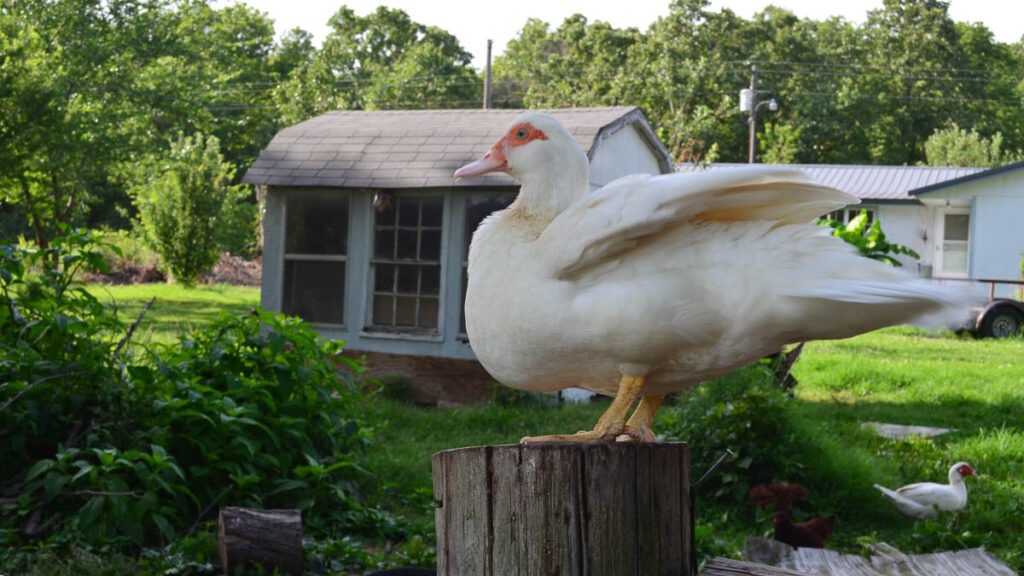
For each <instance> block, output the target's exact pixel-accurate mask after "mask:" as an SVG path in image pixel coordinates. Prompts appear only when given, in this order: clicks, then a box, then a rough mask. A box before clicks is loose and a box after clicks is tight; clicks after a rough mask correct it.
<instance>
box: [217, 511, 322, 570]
mask: <svg viewBox="0 0 1024 576" xmlns="http://www.w3.org/2000/svg"><path fill="white" fill-rule="evenodd" d="M218 532H219V540H220V563H221V569H222V570H223V571H224V574H228V575H232V574H235V571H236V570H237V569H238V568H240V567H249V568H252V567H253V566H255V565H257V564H258V565H259V566H260V567H261V568H260V569H262V570H264V571H265V572H260V573H261V574H263V573H266V574H269V573H271V572H273V571H274V570H280V571H281V572H283V573H284V574H292V575H294V576H299V575H301V574H302V513H301V512H300V511H298V510H250V509H248V508H233V507H229V506H228V507H224V508H221V510H220V518H219V527H218Z"/></svg>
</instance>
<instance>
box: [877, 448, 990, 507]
mask: <svg viewBox="0 0 1024 576" xmlns="http://www.w3.org/2000/svg"><path fill="white" fill-rule="evenodd" d="M965 476H974V468H971V466H970V464H968V463H967V462H957V463H956V464H953V465H952V466H950V468H949V484H937V483H935V482H917V483H914V484H907V485H906V486H904V487H902V488H898V489H896V490H890V489H888V488H886V487H885V486H880V485H878V484H875V488H878V489H879V490H881V491H882V494H884V495H885V496H886V497H887V498H889V500H892V503H893V505H895V506H896V509H897V510H899V511H900V512H902V513H903V514H905V515H907V516H910V517H911V518H918V519H921V518H931V519H935V518H938V512H937V510H960V509H961V508H963V507H964V506H966V505H967V485H966V484H964V477H965Z"/></svg>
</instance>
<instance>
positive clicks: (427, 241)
mask: <svg viewBox="0 0 1024 576" xmlns="http://www.w3.org/2000/svg"><path fill="white" fill-rule="evenodd" d="M546 112H548V113H549V114H551V115H552V116H554V117H555V118H557V119H558V120H559V121H560V122H562V124H563V125H565V126H566V128H568V130H569V132H570V133H572V134H573V136H574V137H575V138H576V141H577V142H578V143H579V144H580V146H581V147H582V148H583V150H584V151H586V153H587V156H588V158H589V159H590V165H591V173H590V177H591V186H592V187H593V188H597V187H600V186H602V185H604V184H606V183H608V182H610V181H611V180H614V179H615V178H618V177H620V176H625V175H628V174H633V173H638V172H645V173H668V172H671V171H673V169H674V167H673V165H672V161H671V157H670V155H669V153H668V151H667V150H666V149H665V147H664V145H663V144H662V143H661V142H660V140H658V138H657V136H656V135H655V133H654V131H653V130H652V129H651V127H650V125H649V124H648V123H647V120H646V119H645V118H644V116H643V114H642V112H641V111H640V110H639V109H638V108H635V107H609V108H573V109H559V110H547V111H546ZM520 113H522V110H493V109H492V110H413V111H338V112H329V113H326V114H323V115H321V116H317V117H315V118H312V119H310V120H307V121H305V122H301V123H299V124H296V125H294V126H290V127H288V128H285V129H283V130H281V131H280V132H279V133H278V134H277V135H276V136H275V137H274V138H273V139H272V140H271V142H270V144H269V145H268V146H267V147H266V149H265V150H263V151H262V152H261V154H260V156H259V158H258V159H257V160H256V162H255V163H254V164H253V165H252V167H251V168H250V169H249V170H248V172H247V173H246V174H245V177H244V179H243V181H244V182H247V183H249V184H254V185H256V186H257V187H259V188H260V189H261V191H262V193H263V194H264V195H265V198H266V203H265V210H266V212H265V216H264V224H263V279H262V292H261V305H262V306H263V307H264V308H265V309H267V310H271V311H280V312H284V313H287V314H290V315H295V316H299V317H301V318H303V319H304V320H306V321H308V322H311V323H314V324H315V325H316V327H317V330H318V331H319V333H320V334H321V335H323V336H324V337H327V338H331V339H336V340H344V341H346V342H347V346H346V348H347V349H348V350H349V351H350V352H359V353H363V354H365V355H366V356H367V357H368V358H369V359H370V361H371V363H374V362H376V363H377V364H378V366H379V367H380V368H382V369H383V368H384V366H381V364H391V365H395V364H403V365H404V366H405V368H404V369H403V371H405V372H422V371H423V370H422V369H420V368H422V367H423V364H422V363H420V364H419V368H417V366H415V364H416V362H413V361H411V360H410V358H418V359H421V360H422V362H430V363H432V364H430V366H431V368H430V371H432V372H434V373H438V372H439V371H440V372H444V369H441V368H440V367H439V365H438V364H437V362H438V361H440V360H452V361H458V360H461V361H466V362H471V364H472V365H464V366H462V367H461V368H459V367H456V368H451V367H452V366H454V365H453V364H452V363H447V364H445V365H446V366H448V367H449V368H448V370H454V371H455V372H456V373H458V372H459V370H465V371H466V374H467V375H468V376H467V377H468V378H470V379H479V378H480V377H483V376H481V375H483V374H484V373H483V371H482V369H481V368H479V365H478V364H477V363H476V362H475V357H474V355H473V351H472V348H471V346H470V343H469V342H468V339H467V337H466V333H465V322H464V320H463V317H462V314H463V312H462V310H463V306H462V302H463V296H464V290H465V273H466V272H465V270H466V255H467V250H468V247H469V241H470V237H471V235H472V233H473V230H475V229H476V226H477V225H478V224H479V223H480V221H481V220H482V219H483V218H484V217H485V216H486V215H488V214H490V213H491V212H493V211H495V210H498V209H501V208H503V207H505V206H507V205H508V204H509V203H511V202H512V200H513V199H514V198H515V195H516V193H517V192H518V189H519V188H518V184H517V183H516V182H514V181H513V180H512V179H511V178H510V177H508V176H507V175H505V174H491V175H488V176H486V177H484V178H476V179H472V180H471V181H464V182H458V183H456V182H454V181H453V179H452V173H453V172H454V171H455V170H456V169H457V168H459V167H460V166H463V165H465V164H468V163H469V162H472V161H473V160H476V159H478V158H479V157H480V156H482V155H483V153H484V152H486V151H487V149H488V148H490V146H491V145H492V144H493V143H494V142H496V141H497V140H498V139H499V138H500V137H501V136H502V135H503V134H504V132H505V131H506V130H507V129H508V126H509V125H510V124H511V122H512V121H513V120H514V119H515V118H516V117H517V116H518V115H519V114H520ZM439 385H440V384H439ZM440 396H443V394H440Z"/></svg>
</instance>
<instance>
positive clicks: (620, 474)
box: [433, 443, 692, 576]
mask: <svg viewBox="0 0 1024 576" xmlns="http://www.w3.org/2000/svg"><path fill="white" fill-rule="evenodd" d="M433 476H434V500H435V505H436V506H437V511H436V516H435V520H436V525H437V573H438V574H440V575H444V576H514V575H517V574H519V575H523V576H545V575H556V574H557V575H559V576H569V575H575V576H631V575H636V576H650V575H652V574H657V575H659V576H690V574H691V573H692V572H691V568H692V567H691V566H690V562H691V559H690V546H691V527H690V501H689V492H690V486H689V484H690V479H689V450H688V446H687V445H686V444H682V443H679V444H645V443H587V444H528V445H507V446H480V447H471V448H461V449H456V450H446V451H444V452H439V453H437V454H435V455H434V458H433Z"/></svg>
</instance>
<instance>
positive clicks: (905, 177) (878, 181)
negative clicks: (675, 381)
mask: <svg viewBox="0 0 1024 576" xmlns="http://www.w3.org/2000/svg"><path fill="white" fill-rule="evenodd" d="M739 166H749V164H732V163H721V164H712V165H710V166H708V169H709V170H720V169H727V168H736V167H739ZM778 166H780V167H785V168H796V169H798V170H802V171H803V172H804V174H806V175H807V177H808V178H810V179H811V180H814V181H815V182H817V183H818V184H822V185H825V186H829V187H831V188H835V189H837V190H842V191H843V192H846V193H847V194H853V195H854V196H856V197H858V198H860V199H861V200H863V201H866V202H876V203H877V202H893V203H913V204H917V203H918V200H917V198H915V197H914V196H913V195H912V194H916V193H918V191H919V190H920V189H922V188H924V189H928V188H931V187H933V186H938V185H940V184H942V183H944V182H949V181H952V180H957V179H960V178H965V177H968V176H973V175H975V174H979V173H981V172H985V171H986V170H987V169H986V168H960V167H952V168H944V167H934V166H867V165H841V164H785V165H781V164H780V165H778ZM693 169H694V168H693V167H692V165H688V166H682V167H680V171H690V170H693Z"/></svg>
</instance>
